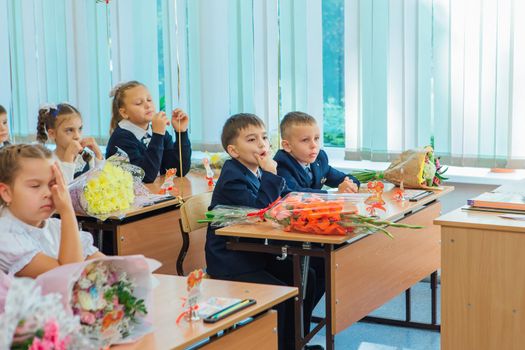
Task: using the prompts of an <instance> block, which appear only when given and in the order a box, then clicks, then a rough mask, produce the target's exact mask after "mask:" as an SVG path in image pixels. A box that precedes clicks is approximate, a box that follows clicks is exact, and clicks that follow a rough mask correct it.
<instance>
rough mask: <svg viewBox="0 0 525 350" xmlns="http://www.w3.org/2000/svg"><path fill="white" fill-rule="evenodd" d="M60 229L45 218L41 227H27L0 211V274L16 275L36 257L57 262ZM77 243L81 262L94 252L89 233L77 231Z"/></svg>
mask: <svg viewBox="0 0 525 350" xmlns="http://www.w3.org/2000/svg"><path fill="white" fill-rule="evenodd" d="M60 225H61V222H60V219H56V218H49V219H47V220H45V221H44V226H43V227H35V226H31V225H28V224H26V223H25V222H22V221H21V220H19V219H18V218H17V217H15V216H14V215H13V214H12V213H11V211H10V210H9V209H8V208H5V207H4V208H0V227H1V228H2V229H0V270H2V271H4V272H6V273H8V274H16V273H17V272H18V271H20V270H22V269H23V268H24V267H25V266H26V265H27V264H29V263H30V262H31V260H33V258H34V257H35V255H37V254H38V253H43V254H45V255H47V256H50V257H52V258H54V259H58V252H59V249H60V236H61V232H60ZM80 241H81V244H82V253H83V256H84V258H86V257H88V256H90V255H92V254H94V253H96V252H97V251H98V249H97V248H96V247H94V246H93V236H91V234H90V233H89V232H85V231H80Z"/></svg>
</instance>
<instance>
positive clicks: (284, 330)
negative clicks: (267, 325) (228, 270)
mask: <svg viewBox="0 0 525 350" xmlns="http://www.w3.org/2000/svg"><path fill="white" fill-rule="evenodd" d="M212 277H213V276H212ZM220 279H223V280H230V281H238V282H249V283H261V284H273V285H278V286H292V285H293V263H292V260H291V259H286V260H284V261H278V260H276V259H275V257H274V256H272V257H271V258H269V261H268V264H267V266H266V269H265V270H260V271H256V272H251V273H247V274H243V275H236V276H227V277H220ZM324 292H325V274H324V260H323V259H322V258H314V257H312V258H310V268H309V269H308V283H307V285H306V293H305V296H304V301H303V322H304V334H307V333H308V332H310V323H311V318H312V312H313V309H314V308H315V306H316V305H317V303H318V302H319V300H320V299H321V298H322V296H323V294H324ZM248 297H249V296H248ZM274 309H275V310H276V311H277V329H278V339H279V349H281V350H288V349H290V350H293V349H295V339H294V334H295V316H294V315H295V312H294V300H293V298H292V299H288V300H287V301H285V302H282V303H280V304H278V305H276V306H275V307H274Z"/></svg>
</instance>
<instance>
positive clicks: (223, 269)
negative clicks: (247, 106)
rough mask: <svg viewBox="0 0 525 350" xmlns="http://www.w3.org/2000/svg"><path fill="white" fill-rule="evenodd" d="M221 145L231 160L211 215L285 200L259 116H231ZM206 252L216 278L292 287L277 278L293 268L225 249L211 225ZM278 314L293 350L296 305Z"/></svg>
mask: <svg viewBox="0 0 525 350" xmlns="http://www.w3.org/2000/svg"><path fill="white" fill-rule="evenodd" d="M221 143H222V146H223V147H224V149H225V150H226V152H228V154H229V155H230V156H231V157H232V159H230V160H227V161H226V162H225V163H224V166H223V167H222V170H221V175H220V176H219V179H218V180H217V184H216V185H215V189H214V191H213V196H212V200H211V204H210V207H209V209H210V210H212V209H213V208H214V207H215V206H217V205H219V204H222V205H235V206H247V207H253V208H265V207H267V206H268V205H269V204H270V203H272V202H273V201H275V200H276V199H277V198H279V196H281V194H283V191H284V190H285V189H286V183H285V180H284V179H283V178H282V177H281V176H278V175H277V164H276V162H275V161H274V160H273V159H272V157H271V156H270V144H269V141H268V137H267V135H266V130H265V127H264V123H263V122H262V121H261V120H260V119H259V118H258V117H257V116H255V115H253V114H246V113H241V114H236V115H233V116H231V117H230V118H229V119H228V120H227V121H226V123H225V124H224V127H223V130H222V134H221ZM205 249H206V265H207V272H208V274H209V275H210V276H211V277H212V278H220V279H225V280H233V281H241V282H253V283H264V284H275V285H286V284H289V283H291V282H289V281H283V280H281V279H279V278H277V277H276V275H278V272H277V270H279V269H287V267H285V266H289V265H284V263H282V265H281V266H279V262H277V263H276V262H275V257H273V256H270V255H267V254H263V253H254V252H241V251H233V250H229V249H227V248H226V238H225V237H223V236H218V235H216V234H215V228H212V227H211V225H210V226H208V232H207V235H206V246H205ZM312 273H313V271H312ZM287 282H288V283H287ZM311 298H313V296H312V297H311ZM277 310H278V328H279V334H278V335H279V348H280V349H293V348H294V344H293V339H291V338H293V337H292V336H291V334H293V325H294V321H293V320H294V313H293V301H291V300H290V301H287V302H286V303H284V304H280V305H278V307H277ZM286 335H288V337H286ZM307 348H310V349H319V347H307Z"/></svg>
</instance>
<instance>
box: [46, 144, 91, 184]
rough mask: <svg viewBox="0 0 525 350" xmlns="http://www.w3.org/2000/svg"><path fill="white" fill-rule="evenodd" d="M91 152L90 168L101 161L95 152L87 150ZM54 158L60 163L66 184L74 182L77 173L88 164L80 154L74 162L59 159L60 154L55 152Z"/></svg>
mask: <svg viewBox="0 0 525 350" xmlns="http://www.w3.org/2000/svg"><path fill="white" fill-rule="evenodd" d="M87 152H89V153H91V160H90V161H89V169H93V168H94V167H95V166H97V165H98V164H99V163H100V162H101V161H100V160H98V159H97V157H95V154H94V153H93V152H91V151H87ZM53 160H56V161H57V162H58V165H60V170H61V171H62V175H64V180H65V181H66V184H70V183H71V182H73V180H74V178H75V174H76V173H77V172H79V171H82V170H83V169H84V167H85V166H86V161H85V160H84V158H82V155H81V154H79V155H77V157H76V158H75V162H74V163H68V162H63V161H61V160H60V159H58V156H57V155H56V153H55V152H53Z"/></svg>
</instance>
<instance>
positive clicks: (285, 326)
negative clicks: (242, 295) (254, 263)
mask: <svg viewBox="0 0 525 350" xmlns="http://www.w3.org/2000/svg"><path fill="white" fill-rule="evenodd" d="M220 279H223V280H230V281H237V282H249V283H261V284H273V285H277V286H286V285H287V283H285V282H284V281H281V280H280V279H278V278H277V277H275V276H274V275H273V274H272V273H271V272H270V271H268V270H261V271H256V272H251V273H246V274H243V275H236V276H228V277H221V278H220ZM247 297H249V295H248V296H247ZM273 308H274V309H275V310H276V311H277V331H278V334H277V335H278V342H279V349H282V350H293V349H295V347H294V344H295V341H294V339H293V334H294V309H293V300H292V299H289V300H287V301H285V302H282V303H280V304H277V305H276V306H274V307H273Z"/></svg>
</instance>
